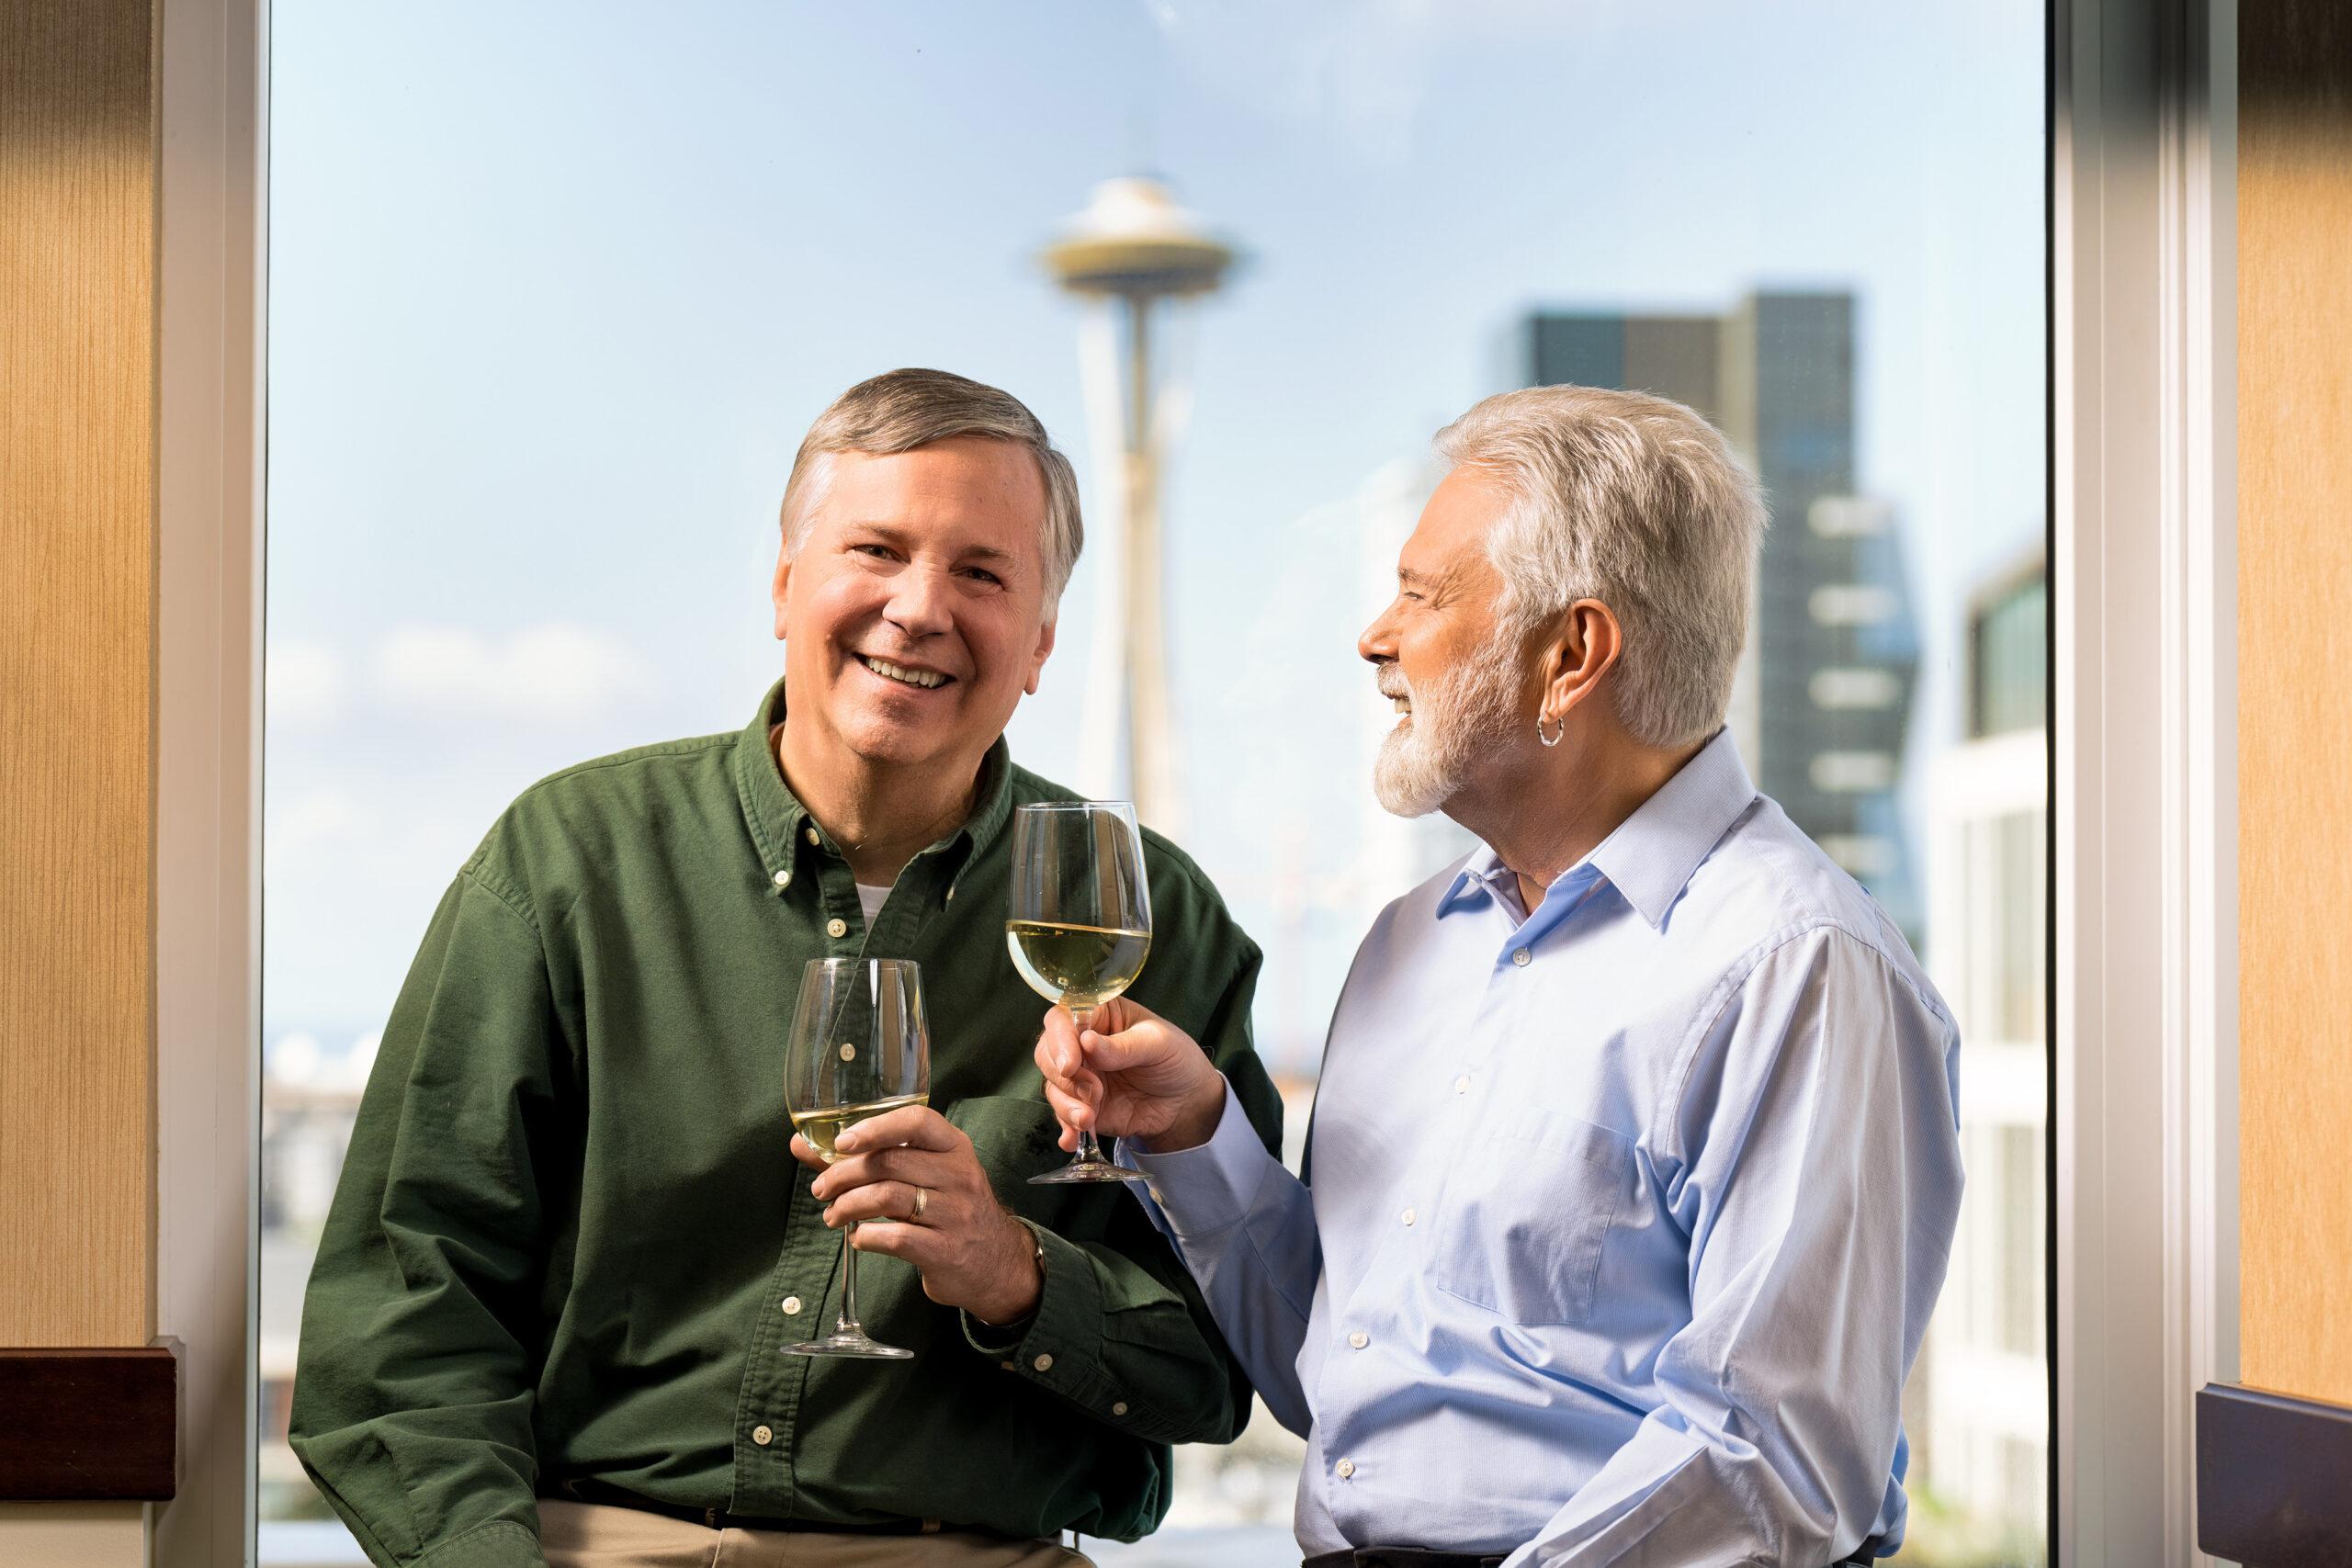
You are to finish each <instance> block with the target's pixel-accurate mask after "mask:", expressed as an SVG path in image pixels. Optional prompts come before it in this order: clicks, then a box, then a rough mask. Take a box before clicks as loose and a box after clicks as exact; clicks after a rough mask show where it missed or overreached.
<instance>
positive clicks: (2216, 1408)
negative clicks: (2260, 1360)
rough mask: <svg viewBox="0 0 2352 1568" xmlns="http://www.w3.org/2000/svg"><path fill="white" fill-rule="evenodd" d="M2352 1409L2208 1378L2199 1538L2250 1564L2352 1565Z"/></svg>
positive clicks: (2203, 1393) (2200, 1428)
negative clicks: (2348, 1479)
mask: <svg viewBox="0 0 2352 1568" xmlns="http://www.w3.org/2000/svg"><path fill="white" fill-rule="evenodd" d="M2347 1476H2352V1410H2347V1409H2346V1408H2345V1407H2343V1406H2342V1405H2336V1404H2319V1403H2318V1402H2317V1401H2314V1400H2309V1399H2293V1398H2290V1397H2289V1396H2288V1395H2286V1394H2283V1393H2263V1392H2261V1391H2260V1390H2258V1389H2251V1388H2243V1387H2240V1386H2239V1385H2237V1384H2235V1383H2208V1384H2206V1385H2205V1387H2204V1388H2202V1389H2200V1390H2199V1392H2198V1394H2197V1544H2198V1546H2199V1549H2200V1550H2202V1551H2209V1552H2211V1553H2212V1554H2213V1555H2214V1556H2216V1557H2223V1558H2227V1559H2229V1560H2230V1561H2231V1562H2241V1563H2244V1564H2245V1568H2340V1565H2341V1564H2343V1563H2346V1562H2352V1485H2347V1484H2346V1477H2347Z"/></svg>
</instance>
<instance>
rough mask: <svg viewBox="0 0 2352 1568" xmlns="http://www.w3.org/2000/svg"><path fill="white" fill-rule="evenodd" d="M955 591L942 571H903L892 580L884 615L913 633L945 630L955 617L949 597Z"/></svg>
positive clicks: (920, 633) (911, 634) (903, 629)
mask: <svg viewBox="0 0 2352 1568" xmlns="http://www.w3.org/2000/svg"><path fill="white" fill-rule="evenodd" d="M952 591H953V590H952V589H951V588H950V587H949V585H948V582H947V581H946V578H945V576H944V574H943V573H941V572H936V571H931V570H925V569H923V568H922V567H917V568H915V569H913V570H910V571H902V572H900V573H899V574H898V576H897V577H896V578H894V579H893V580H892V581H891V584H890V598H889V602H888V604H884V605H883V607H882V615H883V617H884V618H885V619H887V620H888V622H889V623H890V624H891V625H892V626H897V627H898V628H899V630H900V631H902V632H904V633H905V634H906V635H907V636H909V637H929V636H931V635H932V634H933V633H935V632H944V631H945V630H946V629H947V628H948V626H950V625H951V624H952V623H953V622H954V620H955V616H954V615H953V614H952V612H951V610H950V607H949V601H948V594H949V593H950V592H952Z"/></svg>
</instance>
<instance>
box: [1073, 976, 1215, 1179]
mask: <svg viewBox="0 0 2352 1568" xmlns="http://www.w3.org/2000/svg"><path fill="white" fill-rule="evenodd" d="M1037 1070H1038V1071H1039V1072H1040V1073H1043V1074H1044V1075H1045V1078H1046V1103H1048V1104H1050V1105H1051V1106H1052V1107H1053V1108H1054V1114H1055V1115H1056V1116H1057V1117H1058V1118H1060V1120H1061V1123H1062V1147H1064V1148H1066V1149H1067V1148H1074V1147H1076V1145H1077V1140H1078V1136H1079V1134H1080V1132H1081V1131H1083V1132H1089V1133H1096V1134H1103V1133H1107V1134H1110V1135H1111V1136H1113V1137H1114V1138H1148V1139H1149V1140H1150V1141H1151V1143H1152V1145H1153V1146H1154V1147H1155V1148H1157V1149H1158V1150H1159V1151H1160V1152H1162V1153H1173V1152H1174V1151H1176V1150H1179V1149H1189V1148H1193V1147H1197V1146H1198V1145H1202V1144H1204V1143H1206V1142H1208V1139H1209V1135H1210V1134H1212V1133H1215V1132H1216V1124H1217V1120H1218V1118H1219V1117H1220V1116H1222V1115H1223V1114H1224V1111H1225V1075H1224V1074H1222V1073H1220V1072H1218V1071H1217V1070H1216V1066H1215V1065H1214V1064H1213V1063H1211V1062H1210V1061H1209V1059H1208V1056H1207V1055H1206V1054H1205V1053H1204V1052H1203V1051H1202V1049H1201V1047H1200V1045H1199V1044H1198V1043H1196V1042H1195V1041H1194V1040H1193V1037H1192V1036H1191V1035H1189V1034H1187V1033H1185V1032H1183V1031H1182V1030H1181V1029H1179V1028H1177V1027H1176V1026H1175V1025H1174V1024H1172V1023H1170V1022H1169V1021H1167V1020H1166V1019H1164V1018H1162V1017H1160V1016H1159V1014H1158V1013H1156V1012H1153V1011H1152V1010H1150V1009H1149V1008H1147V1007H1145V1006H1143V1005H1142V1004H1141V1003H1139V1002H1136V1001H1135V1000H1133V999H1132V998H1126V997H1121V998H1118V999H1116V1000H1114V1001H1111V1002H1106V1003H1104V1004H1103V1006H1102V1007H1100V1008H1098V1009H1096V1010H1095V1012H1094V1016H1093V1019H1092V1021H1091V1024H1090V1026H1089V1027H1087V1028H1085V1029H1083V1030H1081V1029H1080V1027H1079V1026H1078V1024H1077V1023H1076V1021H1074V1020H1072V1019H1071V1017H1070V1016H1069V1014H1068V1013H1067V1012H1064V1011H1063V1010H1061V1009H1059V1008H1057V1009H1055V1010H1053V1011H1051V1012H1049V1013H1047V1014H1046V1027H1045V1032H1043V1033H1042V1034H1040V1035H1039V1036H1038V1037H1037Z"/></svg>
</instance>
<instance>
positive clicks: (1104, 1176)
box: [1029, 1159, 1149, 1187]
mask: <svg viewBox="0 0 2352 1568" xmlns="http://www.w3.org/2000/svg"><path fill="white" fill-rule="evenodd" d="M1147 1180H1149V1178H1148V1177H1147V1176H1145V1175H1144V1173H1143V1172H1142V1171H1140V1170H1130V1169H1129V1168H1126V1167H1125V1166H1124V1165H1113V1164H1112V1163H1111V1162H1110V1161H1109V1160H1106V1159H1074V1160H1072V1161H1070V1162H1069V1164H1068V1165H1065V1166H1059V1167H1057V1168H1054V1169H1052V1170H1048V1171H1045V1172H1043V1173H1041V1174H1039V1175H1036V1176H1033V1177H1031V1178H1030V1179H1029V1185H1030V1186H1032V1187H1059V1186H1062V1185H1063V1184H1065V1183H1068V1182H1078V1181H1147Z"/></svg>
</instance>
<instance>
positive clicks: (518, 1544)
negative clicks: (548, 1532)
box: [415, 1519, 548, 1568]
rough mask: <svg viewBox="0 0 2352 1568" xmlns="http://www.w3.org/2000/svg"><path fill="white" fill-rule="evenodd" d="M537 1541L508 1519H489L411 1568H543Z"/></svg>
mask: <svg viewBox="0 0 2352 1568" xmlns="http://www.w3.org/2000/svg"><path fill="white" fill-rule="evenodd" d="M547 1562H548V1560H547V1558H546V1557H545V1556H544V1555H543V1554H542V1553H541V1552H540V1551H539V1538H538V1537H537V1536H535V1535H533V1534H532V1533H531V1532H530V1530H529V1529H528V1528H527V1527H526V1526H523V1525H518V1524H516V1523H515V1521H514V1520H512V1519H493V1520H492V1521H491V1522H490V1523H489V1524H486V1525H481V1526H477V1527H476V1528H475V1529H469V1530H468V1531H467V1532H466V1533H465V1534H463V1535H460V1536H453V1537H452V1538H450V1539H449V1540H445V1541H443V1542H442V1543H441V1544H440V1545H439V1546H436V1547H435V1548H434V1549H433V1550H432V1551H428V1552H426V1553H425V1554H424V1556H422V1557H419V1558H418V1559H417V1560H416V1562H415V1568H547Z"/></svg>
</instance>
